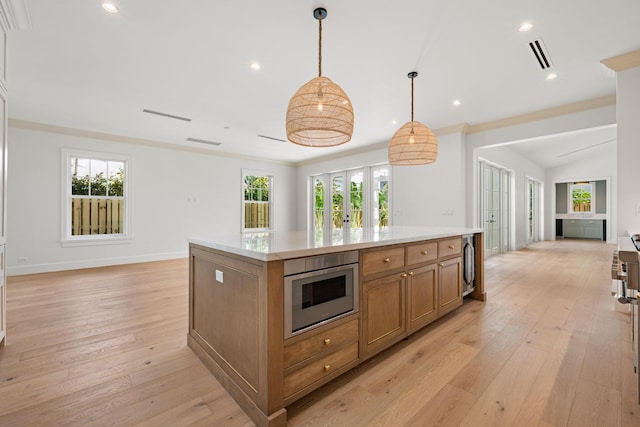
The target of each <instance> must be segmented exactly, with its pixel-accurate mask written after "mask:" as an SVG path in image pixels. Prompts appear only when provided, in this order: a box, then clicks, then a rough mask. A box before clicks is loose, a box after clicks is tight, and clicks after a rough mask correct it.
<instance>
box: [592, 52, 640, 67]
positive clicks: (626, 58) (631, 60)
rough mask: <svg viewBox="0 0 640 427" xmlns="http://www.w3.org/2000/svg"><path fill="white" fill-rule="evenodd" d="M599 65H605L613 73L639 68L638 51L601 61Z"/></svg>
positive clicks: (639, 57) (639, 55)
mask: <svg viewBox="0 0 640 427" xmlns="http://www.w3.org/2000/svg"><path fill="white" fill-rule="evenodd" d="M600 63H602V64H604V65H606V66H607V67H609V68H610V69H612V70H613V71H615V72H618V71H624V70H628V69H629V68H635V67H640V50H636V51H633V52H628V53H625V54H622V55H618V56H614V57H612V58H607V59H603V60H602V61H600Z"/></svg>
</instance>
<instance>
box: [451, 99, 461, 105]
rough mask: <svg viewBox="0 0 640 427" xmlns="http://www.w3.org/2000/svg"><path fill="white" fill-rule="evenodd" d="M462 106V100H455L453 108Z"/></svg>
mask: <svg viewBox="0 0 640 427" xmlns="http://www.w3.org/2000/svg"><path fill="white" fill-rule="evenodd" d="M460 104H462V102H460V100H459V99H456V100H454V101H453V106H454V107H457V106H459V105H460Z"/></svg>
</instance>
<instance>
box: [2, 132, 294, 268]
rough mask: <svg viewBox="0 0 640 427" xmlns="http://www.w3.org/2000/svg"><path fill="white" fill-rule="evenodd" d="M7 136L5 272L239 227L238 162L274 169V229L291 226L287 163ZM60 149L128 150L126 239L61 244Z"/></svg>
mask: <svg viewBox="0 0 640 427" xmlns="http://www.w3.org/2000/svg"><path fill="white" fill-rule="evenodd" d="M8 140H9V157H8V159H9V166H8V181H7V182H8V187H9V188H8V201H7V207H8V212H7V222H8V226H7V231H8V232H7V240H8V242H7V248H8V250H7V271H8V274H9V275H13V274H24V273H31V272H42V271H56V270H64V269H71V268H81V267H93V266H100V265H111V264H121V263H129V262H139V261H148V260H159V259H170V258H178V257H184V256H186V255H187V248H188V247H187V239H188V238H190V237H194V238H204V239H206V237H207V236H208V235H210V234H212V233H214V232H220V231H222V232H225V233H234V232H238V233H239V232H240V227H241V203H242V200H241V194H242V192H241V188H242V187H241V185H242V184H241V181H242V169H243V168H249V169H253V170H260V171H266V172H272V173H273V174H274V183H275V191H274V193H275V197H276V209H275V210H276V212H275V220H276V225H275V228H276V230H283V231H288V230H292V229H295V215H294V212H295V209H296V206H295V193H294V191H293V186H294V185H295V184H294V183H295V176H296V168H295V167H293V166H288V165H284V164H277V163H268V162H261V161H257V160H250V159H240V158H233V157H220V156H216V155H215V154H208V153H202V152H189V151H178V150H173V149H166V148H162V147H160V146H158V147H151V146H145V145H137V144H125V143H118V142H112V141H105V140H98V139H90V138H85V137H78V136H69V135H62V134H57V133H48V132H43V131H36V130H30V129H22V128H13V127H10V128H9V137H8ZM63 148H73V149H82V150H91V151H101V152H108V153H117V154H124V155H129V156H131V158H132V165H131V173H130V178H131V179H132V184H133V185H132V187H131V188H132V198H131V204H132V206H131V208H132V224H131V226H132V231H133V240H132V242H131V243H128V244H118V245H108V246H89V247H64V248H63V247H61V245H60V239H61V230H60V229H61V223H62V219H61V215H62V206H61V203H62V199H63V197H62V170H61V168H62V154H61V150H62V149H63ZM18 258H27V259H28V260H27V262H24V263H20V264H18Z"/></svg>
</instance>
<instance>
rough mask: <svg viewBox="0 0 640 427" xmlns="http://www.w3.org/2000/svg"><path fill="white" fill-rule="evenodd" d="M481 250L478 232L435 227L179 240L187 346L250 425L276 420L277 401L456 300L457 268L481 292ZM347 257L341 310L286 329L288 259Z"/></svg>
mask: <svg viewBox="0 0 640 427" xmlns="http://www.w3.org/2000/svg"><path fill="white" fill-rule="evenodd" d="M463 236H467V239H465V240H467V241H470V242H472V243H473V246H474V247H475V252H474V251H470V252H469V251H467V250H466V249H467V248H465V250H463ZM483 248H484V239H483V233H482V230H481V229H467V228H440V227H389V228H388V229H384V230H380V231H378V230H369V229H365V230H356V231H346V232H337V233H334V234H332V235H329V236H324V235H317V234H313V235H310V234H309V233H306V232H288V233H253V234H239V233H238V234H236V235H226V236H223V235H219V236H210V237H206V238H203V239H191V240H190V245H189V332H188V336H187V340H188V345H189V347H190V348H191V349H192V350H193V351H194V352H195V354H196V355H197V356H198V357H199V358H200V359H201V360H202V362H203V363H204V364H205V366H207V368H208V369H209V370H210V371H211V372H212V373H213V374H214V375H215V377H216V378H217V379H218V381H219V382H220V383H221V384H222V385H223V386H224V387H225V389H226V390H227V391H228V392H229V394H230V395H231V396H232V397H233V398H234V399H235V400H236V402H237V403H238V404H239V405H240V407H241V408H242V409H243V410H244V411H245V412H246V413H247V415H248V416H249V417H250V418H251V419H252V420H253V421H254V422H255V423H256V424H257V425H258V426H285V425H286V421H287V411H286V406H287V405H289V404H291V403H292V402H294V401H296V400H298V399H300V398H301V397H303V396H305V395H306V394H308V393H310V392H311V391H313V390H315V389H317V388H318V387H321V386H322V385H323V384H326V383H327V382H329V381H331V380H332V379H334V378H336V377H337V376H339V375H341V374H343V373H344V372H346V371H348V370H349V369H351V368H353V367H355V366H356V365H358V364H359V363H361V362H363V361H364V360H366V359H368V358H370V357H372V356H374V355H375V354H377V353H379V352H380V351H382V350H384V349H386V348H388V347H390V346H392V345H393V344H395V343H396V342H398V341H399V340H401V339H403V338H405V337H407V336H408V335H411V334H412V333H414V332H416V331H417V330H419V329H420V328H422V327H424V326H426V325H427V324H429V323H430V322H432V321H434V320H436V319H438V318H440V317H442V316H444V315H445V314H447V313H449V312H451V311H453V310H455V309H456V308H458V307H460V306H461V305H462V304H463V276H467V270H468V269H471V270H472V271H473V272H474V273H475V274H474V277H473V284H474V285H475V289H474V290H473V291H470V293H469V295H468V296H469V297H470V298H474V299H478V300H482V301H484V300H485V293H484V263H483V259H484V255H483V254H484V251H483ZM470 254H471V255H470ZM354 257H355V258H354ZM347 259H350V260H351V261H343V263H345V264H346V263H348V267H349V268H348V269H345V271H350V273H348V274H346V276H345V277H347V279H345V281H344V282H342V283H341V286H342V291H343V293H344V294H345V295H346V297H345V298H342V299H345V301H347V303H348V304H351V305H352V309H350V310H342V311H340V312H336V313H337V315H336V316H333V315H332V317H330V318H327V319H324V318H323V320H322V321H318V322H315V323H313V322H311V323H309V325H308V326H304V327H300V328H297V329H296V328H295V326H294V327H293V328H292V327H291V311H292V310H293V308H292V307H293V306H294V305H295V304H292V303H291V293H292V292H291V290H290V288H291V285H290V283H291V282H292V281H291V279H290V277H291V275H292V272H291V271H292V267H291V266H292V265H294V264H296V265H306V266H307V267H306V268H308V271H311V270H313V269H316V270H317V269H321V267H322V266H320V267H310V266H311V265H315V264H318V263H319V261H322V263H325V262H328V261H331V262H333V260H347ZM465 263H466V268H467V269H466V270H465V268H464V267H465ZM325 267H327V266H325ZM329 267H330V266H329ZM323 268H324V267H323ZM340 268H342V267H338V268H333V267H332V268H324V271H331V272H332V273H331V274H330V275H329V276H327V277H332V278H333V279H332V280H335V278H334V276H337V275H338V272H337V270H340ZM334 270H336V271H334ZM340 271H342V270H340ZM313 274H316V273H315V272H314V273H313ZM340 274H342V273H340ZM302 276H304V275H302ZM302 276H301V277H302ZM305 277H306V276H305ZM468 279H469V277H466V281H468ZM285 283H287V284H288V286H286V285H285ZM327 283H329V282H327ZM345 287H346V288H351V292H352V293H351V294H350V291H349V289H346V290H345ZM315 297H316V299H318V298H320V299H322V301H328V300H329V299H330V298H329V297H326V296H323V295H316V296H315ZM332 298H333V297H332ZM319 305H326V304H324V303H323V304H319ZM302 308H303V309H304V307H302ZM298 311H304V310H301V309H300V307H298ZM309 311H311V310H309ZM294 323H295V321H294Z"/></svg>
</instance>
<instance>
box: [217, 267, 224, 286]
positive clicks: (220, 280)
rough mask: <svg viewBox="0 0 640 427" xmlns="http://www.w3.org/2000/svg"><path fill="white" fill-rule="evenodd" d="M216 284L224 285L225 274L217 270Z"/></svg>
mask: <svg viewBox="0 0 640 427" xmlns="http://www.w3.org/2000/svg"><path fill="white" fill-rule="evenodd" d="M216 282H220V283H224V274H223V273H222V271H220V270H216Z"/></svg>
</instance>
